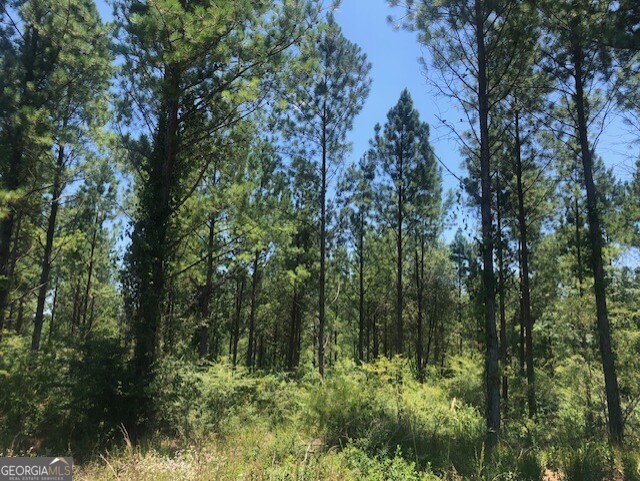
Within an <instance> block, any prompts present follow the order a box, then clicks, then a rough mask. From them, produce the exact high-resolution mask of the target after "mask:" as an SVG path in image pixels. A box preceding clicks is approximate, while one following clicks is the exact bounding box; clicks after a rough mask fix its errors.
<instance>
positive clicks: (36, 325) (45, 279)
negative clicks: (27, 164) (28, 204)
mask: <svg viewBox="0 0 640 481" xmlns="http://www.w3.org/2000/svg"><path fill="white" fill-rule="evenodd" d="M63 169H64V146H63V145H60V144H58V160H57V163H56V171H55V174H54V178H53V190H52V192H51V195H52V198H51V210H50V212H49V220H48V222H47V236H46V241H45V245H44V253H43V255H42V264H41V268H40V284H39V286H40V287H39V288H38V301H37V304H36V314H35V317H34V320H33V337H32V338H31V350H32V351H34V352H36V351H38V350H39V349H40V337H41V336H42V325H43V323H44V305H45V302H46V300H47V292H48V291H49V274H50V273H51V253H52V252H53V239H54V237H55V230H56V218H57V216H58V208H59V206H60V195H61V194H62V171H63Z"/></svg>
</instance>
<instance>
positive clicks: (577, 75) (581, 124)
mask: <svg viewBox="0 0 640 481" xmlns="http://www.w3.org/2000/svg"><path fill="white" fill-rule="evenodd" d="M573 63H574V80H575V88H576V95H575V102H576V110H577V114H578V125H577V127H578V135H579V138H580V152H581V157H582V168H583V175H584V183H585V188H586V192H587V216H588V219H589V238H590V241H591V263H592V268H593V284H594V291H595V297H596V315H597V319H598V335H599V338H600V354H601V356H602V369H603V371H604V383H605V391H606V395H607V408H608V414H609V434H610V436H611V441H612V442H613V443H614V444H622V442H623V437H624V427H623V421H622V410H621V409H620V392H619V389H618V378H617V375H616V367H615V359H614V356H613V350H612V348H611V332H610V325H609V315H608V311H607V297H606V279H605V272H604V265H603V261H602V245H603V239H602V229H601V226H600V216H599V213H598V205H597V198H598V194H597V190H596V186H595V182H594V179H593V158H592V152H591V147H590V145H589V139H588V131H587V129H588V128H587V117H586V113H585V93H584V87H583V70H582V69H583V65H582V63H583V53H582V50H581V48H580V45H579V44H577V43H574V45H573Z"/></svg>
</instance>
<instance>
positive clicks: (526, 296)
mask: <svg viewBox="0 0 640 481" xmlns="http://www.w3.org/2000/svg"><path fill="white" fill-rule="evenodd" d="M515 141H516V185H517V196H518V229H519V231H520V268H521V269H522V274H521V276H520V297H521V301H522V321H523V322H522V323H523V325H524V337H525V356H524V357H525V360H526V370H527V371H526V372H527V403H528V405H529V417H531V418H532V417H534V416H535V414H536V389H535V374H534V369H533V318H532V317H531V288H530V287H529V240H528V232H527V219H526V212H525V207H524V188H523V186H522V152H521V146H520V119H519V115H518V112H516V117H515Z"/></svg>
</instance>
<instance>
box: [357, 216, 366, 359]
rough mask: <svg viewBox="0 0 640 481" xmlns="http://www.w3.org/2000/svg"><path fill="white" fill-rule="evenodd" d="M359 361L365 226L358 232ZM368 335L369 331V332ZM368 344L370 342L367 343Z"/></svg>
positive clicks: (360, 356) (361, 338)
mask: <svg viewBox="0 0 640 481" xmlns="http://www.w3.org/2000/svg"><path fill="white" fill-rule="evenodd" d="M357 255H358V360H359V361H360V363H362V362H363V361H364V226H363V225H362V223H361V225H360V232H358V254H357ZM367 334H368V331H367ZM367 344H368V342H367Z"/></svg>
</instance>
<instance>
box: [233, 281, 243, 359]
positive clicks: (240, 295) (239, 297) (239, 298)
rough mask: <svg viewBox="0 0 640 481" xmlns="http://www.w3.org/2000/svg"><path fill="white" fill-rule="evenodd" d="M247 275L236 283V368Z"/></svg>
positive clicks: (234, 356)
mask: <svg viewBox="0 0 640 481" xmlns="http://www.w3.org/2000/svg"><path fill="white" fill-rule="evenodd" d="M244 285H245V275H244V273H242V274H241V278H240V279H238V280H237V283H236V309H235V313H234V316H233V337H232V339H233V343H232V365H233V369H234V370H235V368H236V366H237V362H238V341H239V340H240V318H241V315H242V301H243V297H244Z"/></svg>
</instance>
